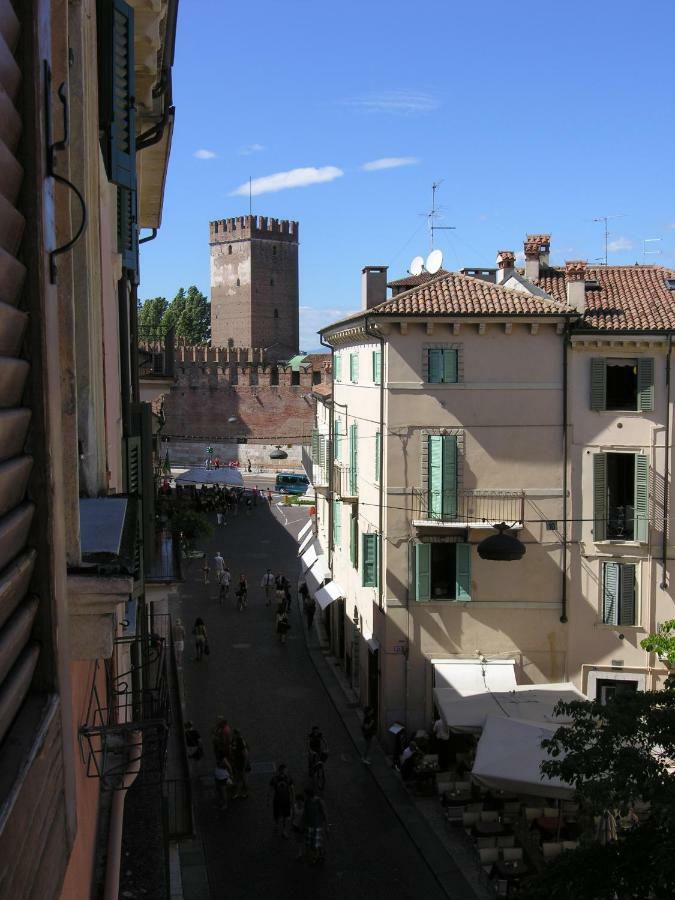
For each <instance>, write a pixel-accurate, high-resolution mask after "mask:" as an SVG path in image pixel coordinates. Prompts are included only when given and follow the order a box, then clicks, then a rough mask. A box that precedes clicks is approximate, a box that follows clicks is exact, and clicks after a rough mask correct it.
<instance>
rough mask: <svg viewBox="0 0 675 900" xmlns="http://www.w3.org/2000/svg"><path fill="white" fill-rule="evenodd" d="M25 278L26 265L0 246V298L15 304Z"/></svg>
mask: <svg viewBox="0 0 675 900" xmlns="http://www.w3.org/2000/svg"><path fill="white" fill-rule="evenodd" d="M25 278H26V267H25V266H24V265H23V263H20V262H19V260H18V259H17V258H16V257H15V256H13V255H12V254H11V253H8V252H7V251H6V250H4V249H3V248H2V247H0V299H2V300H3V302H5V303H8V304H10V305H11V306H16V305H17V303H18V302H19V295H20V294H21V289H22V288H23V283H24V280H25Z"/></svg>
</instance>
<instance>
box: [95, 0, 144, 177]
mask: <svg viewBox="0 0 675 900" xmlns="http://www.w3.org/2000/svg"><path fill="white" fill-rule="evenodd" d="M97 33H98V44H99V46H98V60H99V121H100V126H101V132H102V147H103V156H104V159H105V165H106V169H107V171H108V175H109V178H110V181H112V182H113V184H118V185H120V186H121V187H125V188H130V189H131V188H135V183H136V101H135V97H134V95H135V93H136V87H135V84H136V78H135V72H134V11H133V9H132V8H131V7H130V6H129V5H128V4H127V3H124V2H123V0H99V2H98V4H97Z"/></svg>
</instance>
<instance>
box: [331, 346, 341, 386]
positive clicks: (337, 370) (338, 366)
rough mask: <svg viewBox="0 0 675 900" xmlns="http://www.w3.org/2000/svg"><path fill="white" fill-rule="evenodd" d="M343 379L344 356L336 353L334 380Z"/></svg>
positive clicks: (334, 358)
mask: <svg viewBox="0 0 675 900" xmlns="http://www.w3.org/2000/svg"><path fill="white" fill-rule="evenodd" d="M341 380H342V357H341V356H340V354H339V353H336V354H335V356H334V357H333V381H341Z"/></svg>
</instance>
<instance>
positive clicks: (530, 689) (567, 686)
mask: <svg viewBox="0 0 675 900" xmlns="http://www.w3.org/2000/svg"><path fill="white" fill-rule="evenodd" d="M585 699H586V697H585V696H584V694H582V693H581V691H578V690H577V689H576V688H575V686H574V685H573V684H572V683H571V682H563V683H560V684H527V685H517V686H516V687H515V688H514V689H513V690H512V691H491V692H488V691H485V692H484V693H482V694H473V695H471V696H469V697H462V698H460V699H459V700H458V699H457V695H456V692H455V691H454V690H452V689H449V688H434V700H435V702H436V705H437V706H438V708H439V710H440V711H441V717H442V719H443V721H444V722H445V724H446V725H447V726H448V728H451V729H452V730H453V731H469V732H474V733H478V732H479V731H480V730H481V729H482V728H483V726H484V724H485V720H486V719H487V717H488V716H501V717H503V718H512V719H524V720H526V721H529V722H536V723H538V724H552V725H558V724H561V725H562V724H564V723H565V722H566V721H567V720H566V719H565V718H564V717H560V718H558V717H557V716H554V715H553V708H554V706H555V705H556V703H558V701H559V700H564V701H566V702H567V703H569V702H570V701H572V700H585Z"/></svg>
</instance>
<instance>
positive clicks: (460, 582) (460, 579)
mask: <svg viewBox="0 0 675 900" xmlns="http://www.w3.org/2000/svg"><path fill="white" fill-rule="evenodd" d="M455 551H456V557H455V572H456V576H455V577H456V585H455V588H456V590H455V599H456V600H470V599H471V544H455Z"/></svg>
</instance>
